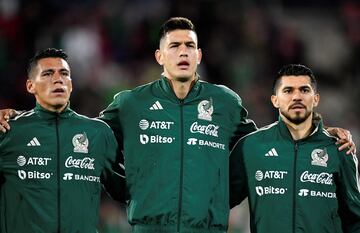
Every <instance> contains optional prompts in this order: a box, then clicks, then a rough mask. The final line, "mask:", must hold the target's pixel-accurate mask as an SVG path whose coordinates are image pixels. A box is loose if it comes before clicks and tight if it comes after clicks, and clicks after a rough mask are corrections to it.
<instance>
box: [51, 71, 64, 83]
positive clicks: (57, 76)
mask: <svg viewBox="0 0 360 233" xmlns="http://www.w3.org/2000/svg"><path fill="white" fill-rule="evenodd" d="M52 79H53V81H54V82H61V83H62V82H63V77H62V75H61V74H60V73H58V72H55V73H54V75H53V77H52Z"/></svg>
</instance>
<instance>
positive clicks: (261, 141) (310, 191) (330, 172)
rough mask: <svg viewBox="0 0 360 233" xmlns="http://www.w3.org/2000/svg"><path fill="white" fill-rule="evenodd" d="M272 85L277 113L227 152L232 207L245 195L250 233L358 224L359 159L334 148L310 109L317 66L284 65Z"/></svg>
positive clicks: (347, 232) (317, 231)
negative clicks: (264, 125)
mask: <svg viewBox="0 0 360 233" xmlns="http://www.w3.org/2000/svg"><path fill="white" fill-rule="evenodd" d="M273 90H274V92H273V95H272V96H271V101H272V104H273V105H274V107H275V108H277V109H278V110H279V120H278V121H276V122H275V123H273V124H271V125H269V126H266V127H263V128H261V129H259V130H258V131H256V132H254V133H251V134H249V135H247V136H245V137H244V138H242V139H241V140H240V141H239V142H238V143H237V145H236V146H235V148H234V150H233V151H232V152H231V155H230V181H231V183H230V201H231V207H233V206H235V205H237V204H239V203H240V202H241V201H242V200H243V199H244V198H245V197H246V196H248V200H249V206H250V226H251V232H252V233H271V232H276V233H289V232H293V233H295V232H308V233H328V232H334V233H335V232H336V233H341V232H344V233H355V232H360V183H359V177H358V161H357V158H356V155H355V153H353V154H352V155H351V156H347V155H345V153H344V152H341V151H339V150H338V149H337V147H336V145H335V144H334V142H335V141H336V139H335V138H334V137H333V136H331V135H330V134H329V133H328V132H327V131H326V129H324V127H323V123H322V120H321V119H320V118H319V117H318V116H317V115H316V114H315V112H314V108H315V107H316V106H317V105H318V104H319V101H320V95H319V93H318V91H317V83H316V79H315V77H314V74H313V73H312V71H311V70H310V69H309V68H307V67H305V66H303V65H298V64H291V65H287V66H285V67H283V68H282V69H281V70H280V71H279V73H278V75H277V76H276V78H275V81H274V87H273Z"/></svg>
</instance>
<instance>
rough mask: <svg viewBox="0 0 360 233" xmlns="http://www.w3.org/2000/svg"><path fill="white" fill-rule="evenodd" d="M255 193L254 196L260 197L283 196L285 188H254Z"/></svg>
mask: <svg viewBox="0 0 360 233" xmlns="http://www.w3.org/2000/svg"><path fill="white" fill-rule="evenodd" d="M255 191H256V194H257V195H258V196H260V197H261V196H263V195H284V194H285V192H286V191H287V188H276V187H273V186H266V187H262V186H256V187H255Z"/></svg>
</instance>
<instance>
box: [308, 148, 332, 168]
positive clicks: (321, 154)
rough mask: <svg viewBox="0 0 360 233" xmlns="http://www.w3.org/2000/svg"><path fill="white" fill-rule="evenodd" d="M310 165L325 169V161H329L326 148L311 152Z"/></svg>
mask: <svg viewBox="0 0 360 233" xmlns="http://www.w3.org/2000/svg"><path fill="white" fill-rule="evenodd" d="M311 158H312V161H311V165H316V166H322V167H327V161H328V159H329V155H328V154H327V151H326V148H324V150H322V149H315V150H313V151H312V152H311Z"/></svg>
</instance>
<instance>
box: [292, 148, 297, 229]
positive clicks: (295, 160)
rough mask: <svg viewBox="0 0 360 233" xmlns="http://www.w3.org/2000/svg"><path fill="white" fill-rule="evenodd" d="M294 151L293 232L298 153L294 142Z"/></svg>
mask: <svg viewBox="0 0 360 233" xmlns="http://www.w3.org/2000/svg"><path fill="white" fill-rule="evenodd" d="M294 151H295V157H294V167H293V171H294V175H293V216H292V220H293V233H295V223H296V195H297V192H296V162H297V154H298V143H297V142H295V145H294Z"/></svg>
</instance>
